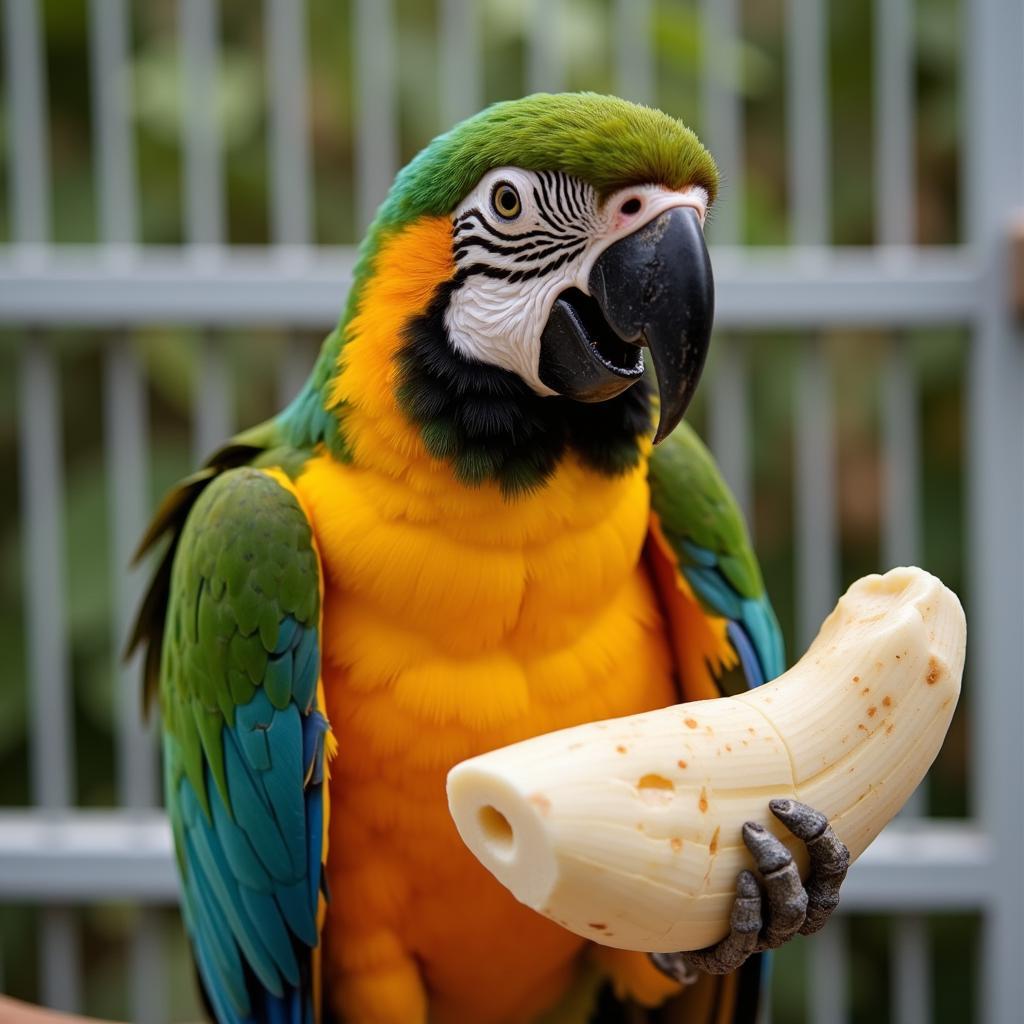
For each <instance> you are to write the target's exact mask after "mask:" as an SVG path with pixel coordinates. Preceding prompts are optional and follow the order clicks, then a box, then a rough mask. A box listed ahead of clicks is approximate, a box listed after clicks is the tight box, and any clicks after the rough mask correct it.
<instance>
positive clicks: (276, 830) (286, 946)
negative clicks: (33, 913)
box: [162, 469, 329, 1024]
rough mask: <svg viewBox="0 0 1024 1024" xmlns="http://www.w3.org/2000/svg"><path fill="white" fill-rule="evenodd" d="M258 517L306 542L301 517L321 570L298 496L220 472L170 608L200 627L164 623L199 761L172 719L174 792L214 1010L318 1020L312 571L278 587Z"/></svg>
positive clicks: (185, 881)
mask: <svg viewBox="0 0 1024 1024" xmlns="http://www.w3.org/2000/svg"><path fill="white" fill-rule="evenodd" d="M211 495H212V497H211ZM264 517H265V519H266V521H267V522H269V523H270V525H271V526H273V527H274V528H275V529H278V532H279V535H281V536H289V537H290V536H295V537H297V538H298V544H299V545H300V548H301V546H302V543H303V540H302V537H303V530H302V529H296V528H295V527H296V526H299V527H302V528H305V537H306V538H307V540H306V541H305V543H306V545H307V546H306V547H305V549H304V551H305V554H304V555H303V554H301V552H300V557H305V558H306V559H307V561H306V563H305V564H306V565H307V567H308V566H309V564H310V561H309V559H313V563H312V564H313V565H314V567H315V568H316V571H318V566H317V565H316V562H315V553H313V550H312V545H311V540H309V539H308V538H310V536H311V535H310V533H309V531H308V524H307V523H306V521H305V517H304V514H303V513H302V510H301V508H300V507H299V505H298V503H297V501H295V499H294V497H293V496H292V495H291V494H290V493H289V492H288V491H287V490H286V489H285V488H283V487H281V485H280V484H278V483H276V482H275V481H273V480H272V479H271V478H269V477H267V476H266V475H265V474H262V473H260V472H259V471H255V470H251V469H245V470H241V469H240V470H233V471H230V472H227V473H225V474H223V475H222V476H221V477H219V478H218V479H217V480H216V481H214V482H213V483H211V484H210V487H209V488H208V491H207V492H204V494H203V495H202V496H200V498H199V499H198V501H197V502H196V505H195V507H194V509H193V511H192V513H191V514H190V517H189V520H188V522H186V524H185V526H184V536H183V540H184V541H188V540H189V536H188V535H189V531H190V530H191V529H192V528H193V524H194V522H195V529H196V534H195V538H194V542H193V543H192V545H191V547H190V548H189V549H188V550H189V556H188V559H187V560H186V561H185V562H184V563H183V564H179V562H178V561H176V562H175V566H174V569H173V572H174V574H175V575H174V577H173V579H172V585H171V607H170V609H169V611H168V620H169V621H171V620H172V619H173V617H174V616H175V615H176V614H177V615H178V616H180V620H181V621H184V622H187V623H193V622H194V623H196V626H195V628H194V629H193V630H188V629H185V630H179V631H173V632H170V633H169V634H168V642H169V644H170V646H169V648H168V649H167V651H166V652H165V653H166V654H167V655H168V657H167V658H166V659H165V660H166V661H167V666H166V668H167V671H168V673H169V674H168V676H167V677H166V678H165V680H164V682H163V683H162V686H163V687H164V693H163V697H164V699H165V701H174V702H175V703H174V704H172V705H171V706H170V708H168V706H167V705H165V709H164V710H165V715H167V713H168V711H170V712H171V713H172V714H173V713H178V714H179V719H178V721H179V722H180V721H182V720H184V722H185V726H186V727H187V726H188V723H189V722H191V720H192V716H194V717H195V722H196V725H197V726H198V727H200V729H201V734H202V748H201V749H202V760H201V761H200V762H199V765H198V768H197V767H196V765H195V762H194V761H191V762H190V761H189V760H188V755H187V754H186V752H185V750H184V749H183V746H182V744H180V743H179V741H178V738H177V734H176V732H175V730H174V728H168V729H166V730H165V763H166V771H165V779H166V782H167V803H168V810H169V812H170V818H171V823H172V827H173V830H174V836H175V846H176V849H177V853H178V859H179V864H180V867H181V876H182V888H183V894H182V907H183V915H184V918H185V924H186V928H187V931H188V934H189V937H190V939H191V942H192V946H193V950H194V953H195V960H196V966H197V968H198V971H199V975H200V978H201V980H202V984H203V989H204V991H205V993H206V995H207V998H208V1001H209V1004H210V1007H211V1009H212V1011H213V1013H214V1014H215V1015H216V1017H217V1020H218V1022H219V1024H263V1022H275V1024H276V1022H280V1024H312V1022H313V1021H314V1019H315V1013H314V1007H313V1002H312V998H313V991H314V985H313V976H312V974H313V970H314V960H313V955H312V954H313V949H314V948H315V947H316V946H317V944H318V942H319V936H318V927H317V909H318V907H319V904H320V900H321V898H322V897H321V892H322V889H321V886H322V864H321V858H322V854H323V840H324V836H323V829H324V804H323V801H324V798H325V796H324V784H325V778H326V773H325V772H324V769H323V762H324V757H325V749H326V742H325V736H326V734H327V732H328V731H329V726H328V724H327V721H326V719H325V718H324V716H323V713H322V709H321V708H318V707H317V706H316V697H317V682H318V678H319V667H320V666H319V660H320V645H319V636H318V633H319V599H318V581H317V578H316V573H315V572H308V576H307V577H303V579H308V581H309V584H310V588H311V589H310V590H308V591H306V592H305V594H303V593H302V592H301V590H299V589H297V588H296V587H295V586H294V585H292V586H291V587H289V586H284V585H281V586H280V587H279V588H275V580H274V575H273V574H274V572H276V571H277V570H278V569H280V570H281V571H282V572H284V571H288V572H293V573H294V572H296V571H297V570H295V568H294V566H291V565H288V566H286V567H285V566H280V565H278V564H277V560H276V553H275V555H274V556H269V557H274V561H273V562H272V563H271V562H267V561H265V560H264V559H263V552H266V551H267V550H268V549H267V548H266V546H265V545H263V544H262V538H263V532H262V531H263V530H264V528H265V525H266V524H265V523H263V522H261V519H263V518H264ZM275 517H276V518H275ZM282 522H284V523H285V524H290V525H288V527H287V528H286V529H281V525H282ZM231 544H234V545H235V549H234V556H235V557H233V558H229V557H226V556H225V552H226V551H227V549H228V547H229V546H230V545H231ZM204 545H205V547H204ZM180 550H185V545H184V544H183V545H182V546H181V548H180ZM208 552H212V554H208ZM246 552H251V554H246ZM222 556H223V557H222ZM304 571H308V570H304ZM293 583H294V581H293ZM278 590H279V592H278ZM289 594H290V595H292V596H291V597H288V596H284V597H282V595H289ZM284 600H289V601H293V602H294V604H293V606H286V605H283V604H281V603H279V602H281V601H284ZM275 615H276V616H277V620H276V624H275V619H274V616H275ZM181 679H185V680H186V681H188V680H191V683H190V685H191V686H192V690H191V691H188V690H185V691H184V692H183V690H182V688H181V684H180V682H178V680H181ZM254 685H255V689H253V686H254ZM175 686H178V687H179V688H178V689H177V690H175V689H173V687H175ZM200 693H202V694H205V695H206V696H205V698H204V699H200V698H199V696H198V695H199V694H200ZM210 705H212V707H211V706H210ZM182 714H184V715H185V717H184V719H182V718H181V715H182ZM218 720H219V734H218V732H217V724H216V723H217V722H218ZM179 727H180V726H179ZM218 739H219V742H218ZM193 749H194V748H193Z"/></svg>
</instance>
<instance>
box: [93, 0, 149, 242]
mask: <svg viewBox="0 0 1024 1024" xmlns="http://www.w3.org/2000/svg"><path fill="white" fill-rule="evenodd" d="M128 36H129V21H128V7H127V4H126V3H125V0H92V2H91V3H90V5H89V45H90V54H89V71H90V73H91V76H92V91H93V99H92V106H93V124H94V129H93V140H94V141H93V153H94V158H95V164H96V191H97V193H98V195H97V198H98V201H99V231H98V232H97V234H98V235H99V237H100V239H101V240H102V241H103V242H106V243H108V244H117V243H125V242H135V241H137V237H138V229H137V221H138V197H137V190H136V181H135V153H134V144H133V136H132V124H131V96H130V94H129V92H128V89H127V75H128V69H129V43H128Z"/></svg>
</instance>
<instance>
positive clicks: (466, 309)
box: [445, 167, 707, 395]
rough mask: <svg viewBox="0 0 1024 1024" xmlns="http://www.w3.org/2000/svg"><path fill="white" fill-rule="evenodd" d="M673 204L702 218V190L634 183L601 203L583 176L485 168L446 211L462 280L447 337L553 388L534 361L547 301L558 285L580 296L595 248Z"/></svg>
mask: <svg viewBox="0 0 1024 1024" xmlns="http://www.w3.org/2000/svg"><path fill="white" fill-rule="evenodd" d="M674 206H690V207H693V208H695V209H696V210H697V211H698V213H699V215H700V218H701V222H702V223H703V220H704V214H705V211H706V208H707V193H706V192H705V191H704V190H703V189H702V188H699V187H693V188H690V189H686V190H685V191H682V192H673V191H671V190H669V189H666V188H663V187H661V186H657V185H641V186H638V187H633V188H627V189H623V190H622V191H621V192H619V193H616V194H615V195H613V196H610V197H608V198H607V199H606V200H605V201H604V202H603V203H601V202H599V200H598V196H597V193H596V192H595V191H594V189H593V188H591V187H590V186H589V185H587V184H586V183H585V182H582V181H580V180H579V179H578V178H571V177H569V176H568V175H566V174H562V173H561V172H558V171H524V170H521V169H520V168H517V167H500V168H498V169H496V170H493V171H490V172H489V173H487V174H486V175H484V177H483V178H482V179H481V180H480V182H479V184H478V185H477V187H476V188H475V189H474V190H473V191H472V192H471V193H470V194H469V195H468V196H467V197H466V198H465V199H464V200H463V202H462V203H461V204H460V205H459V207H458V208H457V209H456V211H455V213H454V215H453V224H454V239H453V246H454V253H455V263H456V266H457V268H458V274H459V275H460V276H461V278H462V283H461V284H460V285H459V287H457V288H456V289H455V291H454V292H453V293H452V296H451V299H450V300H449V304H448V308H447V310H446V312H445V327H446V328H447V331H448V336H449V339H450V341H451V344H452V345H453V347H454V348H455V349H456V350H457V351H458V352H460V353H461V354H462V355H464V356H466V357H467V358H469V359H473V360H476V361H478V362H482V363H488V364H490V365H492V366H498V367H501V368H502V369H505V370H510V371H512V372H513V373H515V374H517V375H518V376H519V377H521V378H522V379H523V380H524V381H525V382H526V383H527V384H529V385H530V387H531V388H532V389H533V390H534V391H535V392H537V394H539V395H553V394H554V393H555V392H553V391H552V390H551V389H550V388H548V387H546V386H545V385H544V384H542V383H541V381H540V378H539V376H538V364H539V361H540V339H541V334H542V332H543V330H544V326H545V324H546V323H547V319H548V315H549V314H550V312H551V307H552V305H553V304H554V301H555V299H556V298H557V297H558V296H559V294H560V293H561V292H563V291H565V290H566V289H567V288H578V289H579V290H580V291H582V292H584V293H585V294H589V290H588V288H587V279H588V278H589V276H590V270H591V268H592V267H593V265H594V262H595V261H596V260H597V258H598V257H599V256H600V255H601V253H602V252H604V250H605V249H607V248H608V246H609V245H611V244H612V243H613V242H616V241H618V240H619V239H620V238H623V237H625V236H626V235H629V234H632V233H633V232H634V231H636V230H638V229H639V228H641V227H643V225H644V224H646V223H648V222H649V221H651V220H653V219H654V218H655V217H657V216H659V215H660V214H661V213H663V212H664V211H665V210H667V209H670V208H671V207H674Z"/></svg>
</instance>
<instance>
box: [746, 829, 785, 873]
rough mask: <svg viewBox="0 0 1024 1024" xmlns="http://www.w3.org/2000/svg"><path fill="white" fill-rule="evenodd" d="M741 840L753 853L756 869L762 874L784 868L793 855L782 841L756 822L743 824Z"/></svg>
mask: <svg viewBox="0 0 1024 1024" xmlns="http://www.w3.org/2000/svg"><path fill="white" fill-rule="evenodd" d="M743 842H744V843H745V844H746V847H747V849H748V850H749V851H750V852H751V854H752V855H753V858H754V861H755V862H756V864H757V870H758V871H760V872H761V874H762V875H770V874H772V873H773V872H775V871H778V870H779V869H780V868H784V867H785V866H786V865H787V864H788V863H790V861H792V859H793V855H792V854H791V853H790V852H789V850H787V849H786V847H785V846H784V845H783V844H782V841H781V840H779V839H777V838H776V837H775V836H773V835H772V834H771V832H769V831H768V830H767V829H766V828H764V826H762V825H758V824H757V822H754V821H748V822H747V823H746V824H745V825H744V826H743Z"/></svg>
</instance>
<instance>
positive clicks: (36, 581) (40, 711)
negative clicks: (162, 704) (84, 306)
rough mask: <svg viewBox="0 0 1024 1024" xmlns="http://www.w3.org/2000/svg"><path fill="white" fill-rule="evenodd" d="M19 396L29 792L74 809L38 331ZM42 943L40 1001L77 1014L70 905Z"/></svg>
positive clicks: (51, 417) (46, 360)
mask: <svg viewBox="0 0 1024 1024" xmlns="http://www.w3.org/2000/svg"><path fill="white" fill-rule="evenodd" d="M18 397H19V405H18V420H19V422H18V435H19V442H20V476H21V522H22V528H23V530H24V532H25V542H24V548H23V551H24V567H23V572H24V579H25V625H26V631H27V636H26V648H27V667H28V679H27V685H28V692H29V707H30V715H31V721H30V730H29V732H30V744H29V753H30V760H31V780H32V795H33V799H34V801H35V803H36V805H37V806H39V807H44V808H47V809H48V810H51V811H55V810H59V809H61V808H65V807H68V806H69V805H70V804H71V803H72V802H73V799H74V792H73V788H72V783H71V779H72V766H73V764H74V759H75V737H74V728H73V724H72V719H71V706H72V705H71V669H70V652H69V649H68V630H67V616H66V610H65V602H64V595H65V594H66V593H67V587H66V577H65V562H64V553H65V551H64V516H63V510H64V489H63V479H64V470H63V446H62V444H61V413H60V381H59V374H58V367H57V358H56V356H55V354H54V352H53V351H52V349H50V348H49V346H48V345H46V343H45V342H44V341H43V340H42V338H41V337H39V335H38V334H35V333H33V334H31V335H30V336H29V337H28V339H27V341H26V344H25V346H24V348H23V350H22V353H21V365H20V374H19V381H18ZM41 944H42V945H41V950H40V952H41V958H42V959H41V965H40V966H41V973H42V997H43V1001H44V1002H45V1003H46V1005H48V1006H52V1007H53V1008H55V1009H59V1010H68V1011H75V1010H77V1009H78V1008H79V1005H80V1002H81V965H80V951H79V942H78V926H77V923H76V921H75V915H74V912H73V911H72V910H71V909H70V908H69V907H67V906H63V907H62V906H54V907H52V908H49V909H47V910H46V911H45V913H44V914H43V917H42V926H41Z"/></svg>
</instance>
